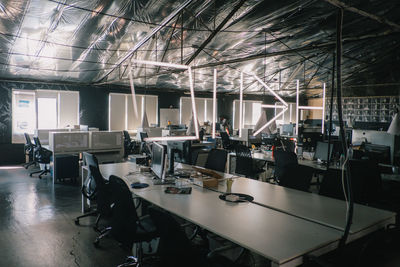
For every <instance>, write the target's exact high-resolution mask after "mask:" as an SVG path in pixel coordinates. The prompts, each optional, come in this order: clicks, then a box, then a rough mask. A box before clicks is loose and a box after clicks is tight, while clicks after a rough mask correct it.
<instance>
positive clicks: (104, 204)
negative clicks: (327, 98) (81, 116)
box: [75, 152, 112, 234]
mask: <svg viewBox="0 0 400 267" xmlns="http://www.w3.org/2000/svg"><path fill="white" fill-rule="evenodd" d="M83 156H84V158H85V161H86V165H87V166H88V175H87V177H86V180H85V182H84V183H83V185H82V189H81V191H82V195H83V196H84V197H86V198H87V199H89V200H90V201H95V202H96V204H97V206H96V210H94V211H91V212H87V213H85V214H83V215H80V216H78V217H76V219H75V224H76V225H79V220H80V219H81V218H85V217H89V216H97V218H96V223H95V226H94V229H95V230H96V231H98V232H100V233H101V234H104V233H105V232H104V233H103V231H99V228H98V226H99V221H100V219H101V218H102V217H104V216H105V217H107V216H110V214H111V205H112V203H111V197H110V195H111V193H110V187H109V185H108V181H107V180H106V179H104V178H103V176H102V175H101V173H100V169H99V165H98V162H97V159H96V157H95V156H94V155H93V154H90V153H87V152H83ZM106 229H107V228H106ZM108 230H109V229H108ZM106 232H107V231H106Z"/></svg>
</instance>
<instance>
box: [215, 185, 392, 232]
mask: <svg viewBox="0 0 400 267" xmlns="http://www.w3.org/2000/svg"><path fill="white" fill-rule="evenodd" d="M218 190H219V191H222V192H225V191H226V185H225V184H220V185H219V187H218ZM232 192H235V193H244V194H248V195H251V196H253V197H254V202H256V203H258V204H260V205H263V206H265V207H268V208H271V209H274V210H277V211H281V212H284V213H287V214H290V215H294V216H297V217H300V218H303V219H306V220H309V221H312V222H316V223H318V224H322V225H325V226H329V227H332V228H335V229H338V230H341V231H343V230H344V228H345V224H346V203H345V202H344V201H342V200H338V199H334V198H329V197H325V196H321V195H318V194H314V193H307V192H303V191H299V190H295V189H290V188H286V187H282V186H279V185H274V184H270V183H264V182H261V181H257V180H253V179H247V178H238V179H235V180H234V182H233V184H232ZM394 220H395V213H393V212H389V211H385V210H380V209H376V208H372V207H368V206H364V205H359V204H354V216H353V224H352V225H351V228H350V233H351V234H362V235H366V234H368V233H369V232H372V231H374V230H376V229H379V228H382V227H384V226H386V225H388V224H390V223H394V222H395V221H394Z"/></svg>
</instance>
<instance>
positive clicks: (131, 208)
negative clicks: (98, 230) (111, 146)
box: [109, 175, 138, 248]
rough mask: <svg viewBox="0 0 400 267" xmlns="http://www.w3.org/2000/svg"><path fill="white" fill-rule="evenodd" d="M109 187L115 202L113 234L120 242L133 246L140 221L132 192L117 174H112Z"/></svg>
mask: <svg viewBox="0 0 400 267" xmlns="http://www.w3.org/2000/svg"><path fill="white" fill-rule="evenodd" d="M109 187H110V192H111V201H112V203H114V206H113V211H112V216H111V227H112V229H111V234H112V236H113V237H114V238H115V239H116V240H117V241H118V242H120V243H122V244H123V245H124V246H127V247H128V248H132V245H133V240H134V235H135V233H136V228H137V224H136V222H137V221H138V216H137V213H136V210H135V205H134V203H133V199H132V193H131V191H130V190H129V188H128V186H127V185H126V183H125V182H124V181H123V180H122V179H121V178H119V177H117V176H115V175H111V176H110V179H109Z"/></svg>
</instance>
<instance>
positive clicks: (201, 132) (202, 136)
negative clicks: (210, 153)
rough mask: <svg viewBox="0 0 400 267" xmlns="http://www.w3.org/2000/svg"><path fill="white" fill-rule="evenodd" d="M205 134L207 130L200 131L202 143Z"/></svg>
mask: <svg viewBox="0 0 400 267" xmlns="http://www.w3.org/2000/svg"><path fill="white" fill-rule="evenodd" d="M204 133H205V130H204V129H201V130H200V131H199V140H200V142H201V141H203V138H204Z"/></svg>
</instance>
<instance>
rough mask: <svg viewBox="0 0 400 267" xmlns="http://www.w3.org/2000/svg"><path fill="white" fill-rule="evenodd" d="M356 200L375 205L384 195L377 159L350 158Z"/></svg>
mask: <svg viewBox="0 0 400 267" xmlns="http://www.w3.org/2000/svg"><path fill="white" fill-rule="evenodd" d="M349 168H350V173H351V181H352V187H353V195H354V201H355V202H357V203H360V204H365V205H374V204H376V203H378V202H379V200H380V199H381V197H382V180H381V174H380V170H379V166H378V162H377V161H376V160H355V159H352V160H349Z"/></svg>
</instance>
